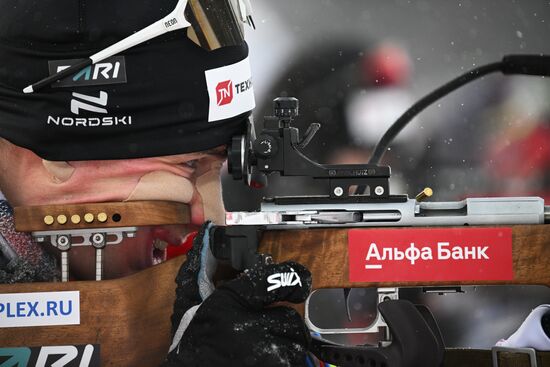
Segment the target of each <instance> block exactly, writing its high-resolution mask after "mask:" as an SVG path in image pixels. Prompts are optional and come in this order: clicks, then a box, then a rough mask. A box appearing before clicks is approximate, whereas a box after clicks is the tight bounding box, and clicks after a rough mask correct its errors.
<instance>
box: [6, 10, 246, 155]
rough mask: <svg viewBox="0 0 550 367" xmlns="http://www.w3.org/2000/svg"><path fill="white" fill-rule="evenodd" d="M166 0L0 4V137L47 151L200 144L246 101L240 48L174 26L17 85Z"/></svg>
mask: <svg viewBox="0 0 550 367" xmlns="http://www.w3.org/2000/svg"><path fill="white" fill-rule="evenodd" d="M176 2H177V1H176V0H144V1H134V0H93V1H92V0H90V1H86V0H36V1H31V0H20V1H14V2H10V4H9V5H7V4H4V5H3V6H2V10H1V11H0V136H1V137H3V138H5V139H7V140H9V141H11V142H12V143H14V144H16V145H18V146H22V147H25V148H28V149H30V150H32V151H34V152H35V153H36V154H37V155H39V156H40V157H42V158H45V159H48V160H92V159H125V158H140V157H149V156H162V155H171V154H179V153H187V152H193V151H201V150H205V149H209V148H213V147H216V146H219V145H223V144H226V143H228V142H229V141H230V139H231V137H232V136H233V135H235V134H238V133H241V132H242V131H243V129H244V126H245V124H246V120H247V118H248V116H249V115H250V111H251V110H252V108H254V98H253V90H252V85H251V80H250V67H249V64H248V47H247V45H246V44H245V43H243V44H242V45H241V46H232V47H225V48H221V49H218V50H215V51H205V50H203V49H202V48H200V47H199V46H197V45H196V44H194V43H193V42H192V41H190V40H189V39H188V38H187V36H186V31H185V30H181V31H175V32H172V33H167V34H166V35H164V36H161V37H158V38H155V39H152V40H151V41H149V42H147V43H145V44H142V45H139V46H136V47H134V48H131V49H129V50H127V51H125V52H123V53H121V54H120V55H117V56H115V57H113V58H111V59H109V60H106V61H105V62H103V63H99V64H96V65H94V66H92V67H90V68H88V69H84V70H82V71H81V72H79V73H77V74H76V75H74V76H73V77H69V78H67V79H64V80H62V81H61V82H60V83H56V84H54V85H53V86H52V87H46V88H45V89H43V90H41V91H39V92H36V93H33V94H28V95H27V94H23V92H22V89H23V88H24V87H25V86H27V85H29V84H31V83H33V82H36V81H38V80H40V79H42V78H44V77H46V76H48V75H49V74H52V73H55V72H56V71H58V70H60V69H62V68H64V67H67V66H68V65H71V64H73V63H75V62H77V61H79V60H81V59H83V58H86V57H89V56H90V55H92V54H94V53H96V52H98V51H100V50H102V49H104V48H106V47H107V46H110V45H111V44H113V43H115V42H117V41H119V40H121V39H123V38H125V37H127V36H128V35H131V34H132V33H133V32H135V31H138V30H140V29H142V28H144V27H146V26H148V25H149V24H151V23H153V22H155V21H157V20H159V19H161V18H162V17H164V16H166V15H167V14H168V13H170V11H171V10H172V9H173V8H174V7H175V5H176Z"/></svg>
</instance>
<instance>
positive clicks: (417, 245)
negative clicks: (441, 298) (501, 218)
mask: <svg viewBox="0 0 550 367" xmlns="http://www.w3.org/2000/svg"><path fill="white" fill-rule="evenodd" d="M348 246H349V251H348V253H349V266H350V268H349V277H350V282H395V281H400V282H407V281H409V282H418V281H473V280H482V281H483V280H512V279H513V278H514V273H513V265H512V229H511V228H504V227H503V228H433V229H432V228H420V229H417V228H406V229H353V230H350V231H349V233H348Z"/></svg>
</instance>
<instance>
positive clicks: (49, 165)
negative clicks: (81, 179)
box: [42, 159, 75, 183]
mask: <svg viewBox="0 0 550 367" xmlns="http://www.w3.org/2000/svg"><path fill="white" fill-rule="evenodd" d="M42 165H43V166H44V168H45V169H46V171H48V173H49V174H50V176H51V178H52V181H53V182H55V183H63V182H66V181H68V180H69V179H70V178H71V176H72V175H73V173H74V171H75V168H74V167H73V166H71V165H70V164H69V163H68V162H52V161H47V160H45V159H43V160H42Z"/></svg>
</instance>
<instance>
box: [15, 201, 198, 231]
mask: <svg viewBox="0 0 550 367" xmlns="http://www.w3.org/2000/svg"><path fill="white" fill-rule="evenodd" d="M14 213H15V215H14V217H15V228H16V230H17V231H19V232H34V231H54V230H55V231H58V230H68V229H86V228H113V227H138V226H154V225H165V224H189V223H190V219H191V215H190V209H189V206H188V205H186V204H182V203H176V202H172V201H132V202H126V203H120V202H116V203H97V204H70V205H44V206H24V207H16V208H14ZM100 213H102V214H105V218H106V219H105V220H104V221H100V220H99V219H98V216H99V214H100ZM86 214H91V215H92V216H93V221H92V222H91V223H87V222H86V221H85V220H84V216H85V215H86ZM74 215H76V216H78V218H79V222H78V223H73V222H72V221H71V218H72V217H73V216H74ZM47 216H51V217H52V218H53V219H54V220H53V223H51V224H46V223H45V218H46V217H47ZM59 216H64V217H65V219H66V223H62V222H61V223H60V222H59V221H58V220H57V218H58V217H59Z"/></svg>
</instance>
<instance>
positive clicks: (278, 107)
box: [273, 97, 300, 118]
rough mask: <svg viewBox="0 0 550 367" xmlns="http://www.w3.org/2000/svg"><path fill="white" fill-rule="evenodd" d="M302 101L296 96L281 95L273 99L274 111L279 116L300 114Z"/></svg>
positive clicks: (286, 116) (290, 116)
mask: <svg viewBox="0 0 550 367" xmlns="http://www.w3.org/2000/svg"><path fill="white" fill-rule="evenodd" d="M299 107H300V103H299V102H298V99H296V98H294V97H279V98H275V99H274V100H273V113H274V114H275V116H277V117H279V118H294V117H296V116H298V112H299Z"/></svg>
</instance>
